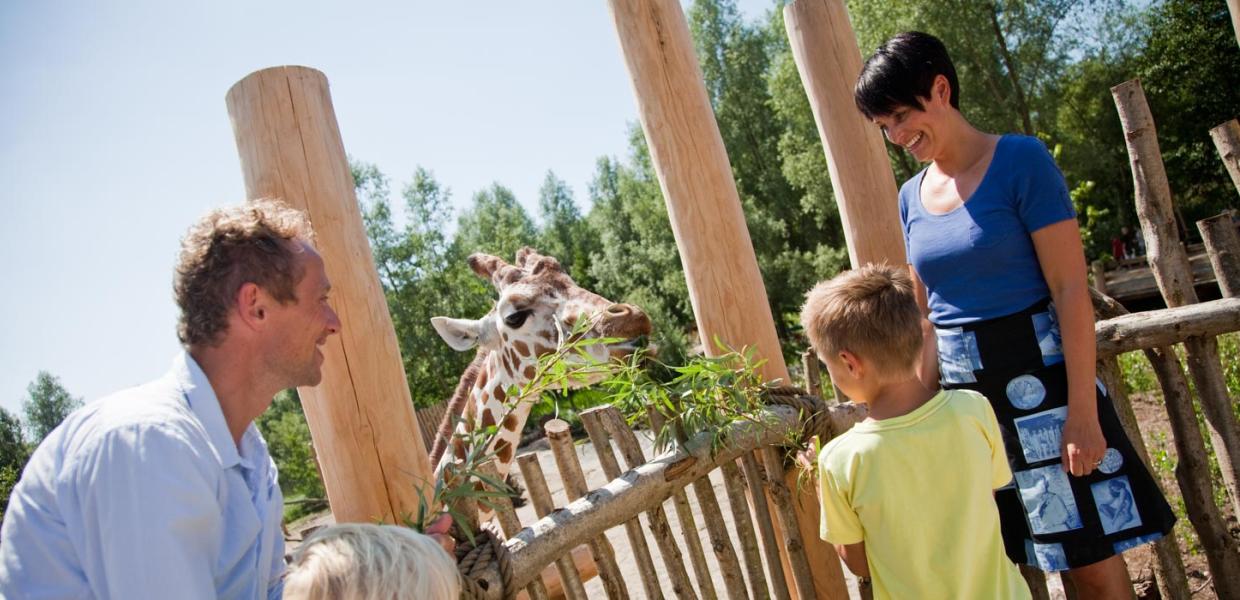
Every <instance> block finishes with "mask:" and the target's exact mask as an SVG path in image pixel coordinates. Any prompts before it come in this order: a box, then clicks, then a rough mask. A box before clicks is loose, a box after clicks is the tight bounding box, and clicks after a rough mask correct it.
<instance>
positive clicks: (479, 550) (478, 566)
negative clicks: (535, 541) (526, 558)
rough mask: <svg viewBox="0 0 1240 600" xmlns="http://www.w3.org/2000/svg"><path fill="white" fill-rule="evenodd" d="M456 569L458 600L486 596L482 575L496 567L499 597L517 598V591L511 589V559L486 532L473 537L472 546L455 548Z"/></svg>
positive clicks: (476, 598)
mask: <svg viewBox="0 0 1240 600" xmlns="http://www.w3.org/2000/svg"><path fill="white" fill-rule="evenodd" d="M456 567H457V570H459V571H460V573H461V598H462V600H484V599H486V598H488V597H490V595H489V594H488V589H487V588H486V587H484V585H483V584H482V583H480V582H485V581H487V579H486V574H488V573H490V572H491V571H492V570H493V569H494V568H496V567H498V569H499V576H500V596H499V597H500V598H503V599H504V600H509V599H511V598H514V597H516V595H517V590H516V589H514V588H513V586H512V557H511V556H510V555H509V553H508V548H506V547H504V543H503V542H501V541H500V539H499V538H498V537H496V535H495V533H494V532H492V531H491V530H489V529H483V530H481V531H479V532H478V533H476V534H474V543H473V544H468V543H465V544H461V545H458V546H457V547H456Z"/></svg>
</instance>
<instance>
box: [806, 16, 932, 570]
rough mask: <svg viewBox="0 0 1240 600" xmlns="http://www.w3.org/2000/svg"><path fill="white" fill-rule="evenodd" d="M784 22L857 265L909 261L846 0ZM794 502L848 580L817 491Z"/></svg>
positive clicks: (817, 545) (817, 550) (809, 539)
mask: <svg viewBox="0 0 1240 600" xmlns="http://www.w3.org/2000/svg"><path fill="white" fill-rule="evenodd" d="M784 25H785V28H786V30H787V32H788V42H789V44H790V45H791V47H792V56H793V59H794V60H795V61H796V64H797V71H798V72H799V73H800V75H801V83H802V84H803V85H804V87H805V92H806V94H807V96H808V97H809V104H810V109H811V110H812V111H813V113H814V122H815V123H817V125H818V134H819V136H820V137H821V138H822V147H823V150H824V152H825V153H826V158H827V168H828V170H829V172H830V174H831V185H832V188H833V189H834V193H835V201H836V203H837V204H838V206H839V211H840V219H841V221H842V223H843V225H844V238H845V241H846V242H847V244H848V257H849V260H850V261H851V263H852V266H853V268H857V267H860V266H862V265H865V264H868V263H882V262H885V263H887V264H891V265H904V264H906V263H907V262H908V259H907V257H906V256H905V253H904V241H903V234H902V233H901V231H900V215H899V207H898V202H897V197H898V190H897V189H896V182H895V176H894V174H893V173H892V172H891V163H890V161H889V159H888V157H887V151H886V148H885V147H884V145H883V144H884V142H883V139H882V134H881V133H880V132H879V130H878V128H877V127H875V126H874V125H872V124H870V123H868V122H866V120H865V118H864V117H863V116H862V115H861V113H860V112H859V111H857V108H856V104H855V103H854V102H853V95H852V91H853V85H854V84H855V83H856V81H857V76H858V75H860V74H861V51H860V49H858V48H857V37H856V34H855V33H854V32H853V29H852V25H851V23H850V22H849V18H848V9H847V7H846V6H845V4H844V1H843V0H794V1H793V2H791V3H789V4H787V5H786V6H785V7H784ZM834 389H835V394H836V400H837V401H840V402H842V401H844V400H845V398H844V397H843V395H842V394H841V393H840V390H839V388H834ZM795 506H796V510H797V516H798V518H799V519H800V521H801V525H802V532H803V534H804V533H808V534H809V535H803V540H804V542H805V543H806V552H807V554H809V558H810V560H811V562H812V563H813V564H814V565H815V576H818V577H823V578H826V579H829V580H831V584H830V585H831V586H832V587H833V588H835V587H837V586H838V585H842V584H843V571H842V570H841V569H840V561H839V560H838V559H837V558H836V557H835V553H834V552H833V551H832V549H831V547H830V546H829V545H828V544H826V543H825V542H822V541H821V540H820V539H818V536H817V535H816V533H817V526H816V525H814V526H813V527H811V526H810V524H816V523H817V518H818V505H817V503H816V502H815V501H814V495H813V494H812V493H810V494H802V495H801V497H800V498H799V501H798V502H796V503H795ZM818 565H829V567H827V568H828V569H830V570H831V571H830V572H829V574H828V572H827V571H826V570H825V569H823V568H819V567H818ZM837 577H838V582H836V581H835V579H836V578H837ZM819 593H820V594H821V593H822V592H821V590H820V591H819Z"/></svg>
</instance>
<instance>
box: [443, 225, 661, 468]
mask: <svg viewBox="0 0 1240 600" xmlns="http://www.w3.org/2000/svg"><path fill="white" fill-rule="evenodd" d="M469 266H470V268H471V269H473V271H474V273H476V274H478V276H480V277H482V278H484V279H487V280H489V281H490V282H491V284H492V285H493V286H494V287H495V290H496V292H498V294H499V297H498V299H497V300H496V302H495V306H494V307H493V308H492V309H491V311H490V312H488V313H487V314H486V315H484V316H483V317H482V318H479V319H460V318H449V317H435V318H433V319H431V323H432V325H433V326H434V327H435V331H437V332H438V333H439V336H440V337H442V338H443V340H444V341H445V342H447V344H448V345H449V346H451V347H452V348H453V349H455V350H458V351H466V350H470V349H474V348H476V349H477V351H476V352H477V353H476V355H475V357H474V361H473V362H472V363H471V364H470V366H469V368H468V369H466V371H465V374H464V375H462V377H461V382H460V384H459V385H458V386H457V390H456V394H455V395H454V396H453V398H452V400H451V401H450V402H449V404H448V410H447V411H446V414H445V415H444V419H443V421H442V422H441V423H440V426H439V432H438V434H437V435H436V439H435V444H434V448H433V449H432V450H431V462H432V463H433V464H437V465H438V468H437V469H436V473H437V474H438V473H439V472H441V471H442V469H443V467H444V466H445V465H446V464H447V463H449V462H451V461H453V460H464V458H465V453H466V448H465V447H464V443H463V442H462V437H463V436H459V435H457V436H454V435H453V431H454V430H455V431H456V432H457V433H462V434H464V433H469V432H472V431H474V430H477V429H479V428H486V427H491V426H498V427H497V433H496V435H495V436H494V437H493V438H491V439H490V441H489V443H488V444H487V448H486V451H487V452H488V453H490V454H493V455H494V457H495V461H494V462H495V467H496V470H497V471H499V475H500V477H501V478H502V477H505V476H506V475H507V474H508V472H509V470H510V469H511V466H512V463H513V458H514V455H515V454H516V450H517V445H518V443H519V442H520V439H521V430H522V429H523V428H524V427H525V421H526V419H527V418H528V417H529V414H530V408H531V407H532V406H533V404H534V402H535V401H537V398H524V397H523V398H512V397H509V395H508V391H509V390H512V389H518V390H520V389H524V387H525V385H526V384H527V383H529V382H530V381H531V380H533V378H534V377H535V375H536V371H537V366H538V360H539V358H540V357H542V356H544V355H547V354H550V353H554V352H556V351H557V349H558V348H559V347H560V345H561V344H563V343H564V342H565V341H566V340H565V339H564V338H565V337H566V336H567V335H569V333H570V332H572V331H574V328H575V326H576V325H577V324H578V323H581V322H583V321H582V320H583V319H584V320H585V321H584V322H586V323H589V326H588V329H587V330H586V331H585V333H584V336H585V337H586V338H608V339H618V340H621V341H619V342H616V343H612V344H601V343H600V344H587V345H583V346H582V347H581V350H583V351H584V352H586V353H587V354H588V355H589V357H590V359H591V360H592V361H594V362H596V363H606V362H607V361H609V360H610V359H611V358H616V357H623V356H627V355H628V354H631V353H632V352H633V351H635V350H636V345H635V344H634V341H635V340H636V339H637V338H640V337H642V336H645V335H648V334H649V333H650V331H651V324H650V318H649V317H647V316H646V313H644V312H642V310H641V309H640V308H638V307H636V306H633V305H631V304H620V303H615V302H612V301H610V300H608V299H606V298H603V297H602V296H600V295H598V294H596V293H594V292H591V291H589V290H587V289H585V288H582V287H580V286H578V285H577V284H576V283H574V282H573V280H572V278H570V277H569V276H568V274H567V273H565V272H564V269H563V268H562V267H561V266H560V262H559V261H558V260H556V259H555V258H553V257H550V256H544V255H542V254H539V253H538V252H537V251H536V250H534V249H533V248H529V247H526V248H522V249H521V250H519V251H517V255H516V263H515V264H509V263H507V262H505V261H504V260H503V259H501V258H499V257H498V256H492V255H489V254H473V255H470V257H469ZM586 383H590V382H574V384H573V386H574V387H577V385H584V384H586ZM449 446H451V447H452V451H451V452H447V451H446V450H447V449H448V447H449Z"/></svg>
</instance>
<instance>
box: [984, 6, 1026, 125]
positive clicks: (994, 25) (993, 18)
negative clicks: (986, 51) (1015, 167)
mask: <svg viewBox="0 0 1240 600" xmlns="http://www.w3.org/2000/svg"><path fill="white" fill-rule="evenodd" d="M987 8H989V11H988V12H989V13H990V29H991V31H992V32H994V34H995V41H996V42H998V43H999V54H1000V55H1002V56H1003V67H1004V69H1006V70H1007V76H1008V81H1011V82H1012V90H1013V91H1014V92H1015V93H1016V108H1017V110H1019V111H1020V123H1021V125H1022V126H1023V127H1024V128H1025V135H1033V119H1032V118H1031V117H1030V116H1029V101H1028V100H1026V99H1025V88H1024V86H1022V85H1021V84H1020V76H1019V74H1018V73H1017V72H1016V61H1015V60H1013V59H1012V53H1011V51H1010V50H1008V46H1007V38H1005V37H1003V28H1002V27H1000V26H999V6H998V5H997V4H995V3H993V2H992V3H990V4H989V5H988V7H987Z"/></svg>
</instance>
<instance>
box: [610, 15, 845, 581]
mask: <svg viewBox="0 0 1240 600" xmlns="http://www.w3.org/2000/svg"><path fill="white" fill-rule="evenodd" d="M609 4H610V6H611V12H612V17H613V19H614V21H615V25H616V31H617V33H618V35H619V40H620V46H621V50H622V52H623V54H624V58H625V63H626V64H627V66H628V70H629V75H630V76H631V78H632V81H633V88H634V92H635V93H636V96H637V104H638V111H639V114H640V116H641V122H642V129H643V130H644V131H645V134H646V141H647V143H648V144H649V147H650V155H651V159H652V161H653V163H654V167H655V171H656V173H657V174H658V176H659V184H660V186H661V188H662V190H663V198H664V200H665V201H666V202H667V207H668V214H669V216H670V218H671V224H672V230H673V233H674V234H675V236H676V245H677V248H678V249H679V250H680V260H681V263H682V264H683V265H684V268H685V277H686V279H687V281H688V287H689V297H690V300H691V302H692V304H693V314H694V317H695V318H696V319H697V325H698V331H700V332H701V338H702V345H703V347H704V348H706V352H707V353H708V354H715V353H717V352H718V349H717V348H716V346H715V342H714V339H715V338H716V337H718V338H719V339H720V340H721V341H723V342H724V343H725V344H728V345H730V346H733V347H737V348H739V347H741V346H749V347H752V348H755V349H756V351H757V356H759V357H761V358H764V359H766V361H767V362H766V363H765V365H764V366H763V367H762V375H763V376H764V377H765V378H766V379H767V380H775V379H780V380H783V381H784V382H785V383H790V379H789V376H788V368H787V366H786V365H785V364H784V360H783V352H782V351H781V349H780V346H779V339H778V337H777V335H776V333H775V322H774V319H772V317H771V310H770V304H769V303H768V301H767V296H766V288H765V287H764V286H763V283H762V276H761V273H760V272H759V271H758V262H757V258H756V256H755V255H754V251H753V243H752V242H751V240H750V237H749V230H748V229H747V228H746V225H745V216H744V214H743V213H742V212H741V204H740V196H739V194H738V193H737V191H736V182H735V180H733V178H732V167H731V163H730V162H729V161H728V156H727V153H726V151H725V149H724V146H723V138H722V137H721V136H720V134H719V127H718V124H717V123H716V122H715V116H714V113H713V111H712V110H711V106H710V101H709V99H708V97H707V94H706V86H705V84H704V83H703V79H702V71H701V67H700V65H699V64H698V60H697V56H696V54H695V53H694V47H693V40H692V38H691V37H690V35H689V27H688V25H687V24H686V22H685V16H684V12H683V11H682V10H681V7H680V4H679V3H678V2H676V1H675V0H609ZM800 500H801V501H800V502H797V504H798V505H800V506H803V507H811V508H812V509H813V512H816V510H817V502H816V501H815V499H814V497H813V495H812V493H810V494H806V495H805V496H804V497H802V498H801V499H800ZM800 516H801V520H802V522H801V523H800V529H801V530H803V531H804V530H810V531H815V530H816V528H817V521H816V515H815V514H813V513H806V514H801V515H800ZM805 543H806V545H807V548H806V550H807V554H809V556H810V560H812V561H815V563H814V564H816V565H825V566H824V567H822V568H819V569H817V570H818V572H819V573H820V574H821V577H820V578H819V579H817V580H815V584H816V586H817V587H818V589H817V592H816V594H817V597H818V598H831V597H835V598H844V597H847V590H846V587H845V585H844V580H843V573H842V572H841V570H840V567H839V560H838V559H836V558H835V554H834V552H833V551H832V550H831V548H830V546H828V545H827V544H825V543H823V542H820V541H818V538H817V536H813V537H810V538H808V539H805ZM828 557H830V559H829V560H828ZM787 572H788V570H787V569H785V573H787ZM813 595H814V592H809V591H804V593H802V595H801V596H800V598H808V597H810V596H813Z"/></svg>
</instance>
